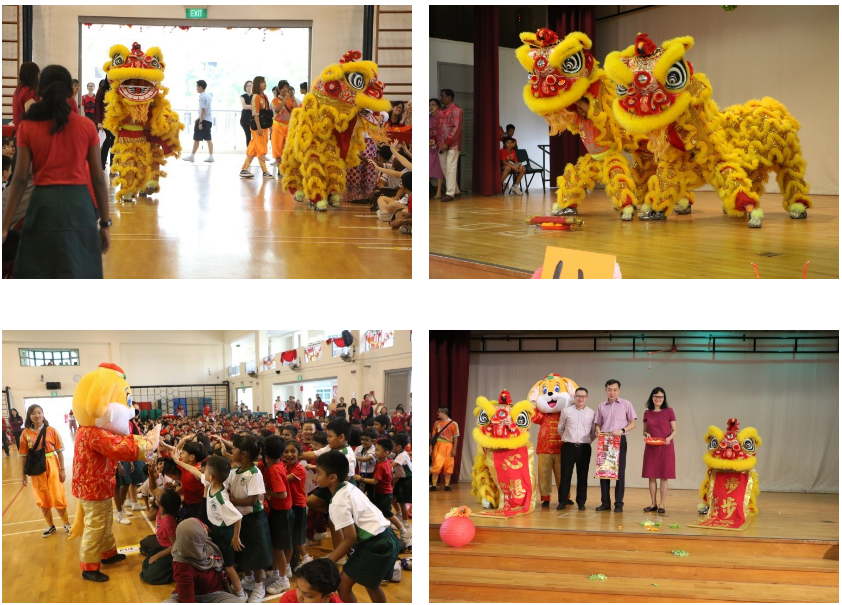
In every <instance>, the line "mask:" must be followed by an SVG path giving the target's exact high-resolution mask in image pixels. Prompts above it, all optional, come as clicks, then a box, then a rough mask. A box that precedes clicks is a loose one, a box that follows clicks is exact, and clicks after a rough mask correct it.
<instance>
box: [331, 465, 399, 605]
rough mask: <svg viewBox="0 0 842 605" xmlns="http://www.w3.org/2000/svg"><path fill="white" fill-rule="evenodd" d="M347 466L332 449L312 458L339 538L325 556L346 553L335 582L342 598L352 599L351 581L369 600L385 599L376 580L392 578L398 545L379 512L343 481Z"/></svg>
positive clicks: (336, 559) (335, 559) (378, 600)
mask: <svg viewBox="0 0 842 605" xmlns="http://www.w3.org/2000/svg"><path fill="white" fill-rule="evenodd" d="M350 468H351V467H350V466H349V464H348V459H347V458H346V457H345V456H344V455H343V454H342V452H339V451H335V450H333V451H330V452H326V453H324V454H322V455H321V456H319V458H318V460H316V483H317V484H318V486H319V487H320V488H323V489H327V490H329V492H330V494H331V498H330V506H329V516H330V520H331V522H332V523H333V525H334V527H335V528H336V531H337V532H340V533H341V535H342V541H341V542H340V543H339V545H338V546H337V547H336V548H335V549H334V550H333V551H331V552H330V553H329V554H328V555H327V557H328V558H329V559H330V560H331V561H333V562H334V563H337V562H338V561H340V560H341V559H342V558H343V557H345V556H348V562H347V563H345V566H344V567H343V569H342V576H341V582H340V585H339V597H340V598H341V599H342V600H343V601H355V600H356V599H355V597H354V595H353V593H352V592H351V590H352V588H353V587H354V584H362V585H363V586H364V587H365V589H366V591H367V592H368V595H369V597H371V601H372V603H385V602H386V594H385V593H384V592H383V589H382V588H380V582H381V581H383V580H390V579H391V578H392V573H393V571H394V567H395V561H397V560H398V553H399V552H400V545H399V543H398V538H397V536H395V532H393V531H392V529H391V527H390V525H389V522H388V521H387V520H386V518H385V517H384V516H383V513H381V512H380V511H379V510H378V509H377V507H376V506H374V504H372V503H371V501H370V500H369V499H368V498H366V496H365V494H364V493H362V491H360V489H359V488H357V487H355V486H354V485H352V484H350V483H349V482H347V481H346V478H347V476H348V471H349V469H350ZM352 549H353V552H351V550H352ZM348 553H351V554H350V555H348Z"/></svg>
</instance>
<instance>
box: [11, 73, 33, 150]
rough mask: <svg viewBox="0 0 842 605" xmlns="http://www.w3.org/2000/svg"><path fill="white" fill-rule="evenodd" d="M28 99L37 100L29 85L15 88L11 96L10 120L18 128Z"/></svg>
mask: <svg viewBox="0 0 842 605" xmlns="http://www.w3.org/2000/svg"><path fill="white" fill-rule="evenodd" d="M29 99H35V102H36V103H37V102H38V100H39V99H38V95H37V94H35V91H34V90H32V89H31V88H30V87H29V86H21V87H19V88H18V89H17V90H15V94H14V95H13V97H12V120H13V121H14V123H15V126H16V127H18V128H20V118H21V116H22V115H23V114H24V113H25V111H24V108H23V106H24V105H25V104H26V102H27V101H28V100H29ZM18 145H20V143H18Z"/></svg>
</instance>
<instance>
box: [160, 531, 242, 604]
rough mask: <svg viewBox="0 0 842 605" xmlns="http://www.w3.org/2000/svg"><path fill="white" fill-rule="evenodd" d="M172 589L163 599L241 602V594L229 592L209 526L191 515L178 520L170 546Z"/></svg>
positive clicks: (220, 557) (171, 601) (173, 601)
mask: <svg viewBox="0 0 842 605" xmlns="http://www.w3.org/2000/svg"><path fill="white" fill-rule="evenodd" d="M172 558H173V564H172V570H173V579H174V580H175V591H174V592H173V594H172V596H171V597H170V598H169V599H166V600H165V601H162V603H243V602H244V601H245V598H244V597H238V596H237V595H233V594H231V593H230V592H228V590H227V587H226V585H225V571H224V567H223V560H222V553H221V552H220V550H219V547H218V546H217V545H216V544H214V543H213V542H211V540H210V538H208V530H207V528H206V527H205V526H204V524H203V523H202V522H201V521H199V520H198V519H196V518H194V517H191V518H189V519H185V520H184V521H182V522H181V523H179V524H178V528H177V529H176V530H175V544H173V548H172Z"/></svg>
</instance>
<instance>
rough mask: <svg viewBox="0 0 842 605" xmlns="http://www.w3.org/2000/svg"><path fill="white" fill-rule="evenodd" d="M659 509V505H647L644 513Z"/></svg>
mask: <svg viewBox="0 0 842 605" xmlns="http://www.w3.org/2000/svg"><path fill="white" fill-rule="evenodd" d="M657 510H658V507H657V506H647V507H646V508H644V509H643V512H644V513H654V512H655V511H657Z"/></svg>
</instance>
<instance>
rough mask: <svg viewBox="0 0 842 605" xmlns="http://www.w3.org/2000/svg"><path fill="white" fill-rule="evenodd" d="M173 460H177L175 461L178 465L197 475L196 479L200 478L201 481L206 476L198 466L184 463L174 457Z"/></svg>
mask: <svg viewBox="0 0 842 605" xmlns="http://www.w3.org/2000/svg"><path fill="white" fill-rule="evenodd" d="M173 462H175V463H176V464H177V465H178V466H180V467H181V468H183V469H185V470H188V471H190V473H191V474H192V475H193V476H194V477H196V479H198V480H199V481H201V480H202V478H203V477H204V476H205V475H204V473H202V471H200V470H199V469H197V468H196V467H194V466H190V465H189V464H184V463H183V462H182V461H181V460H179V459H178V458H173Z"/></svg>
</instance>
